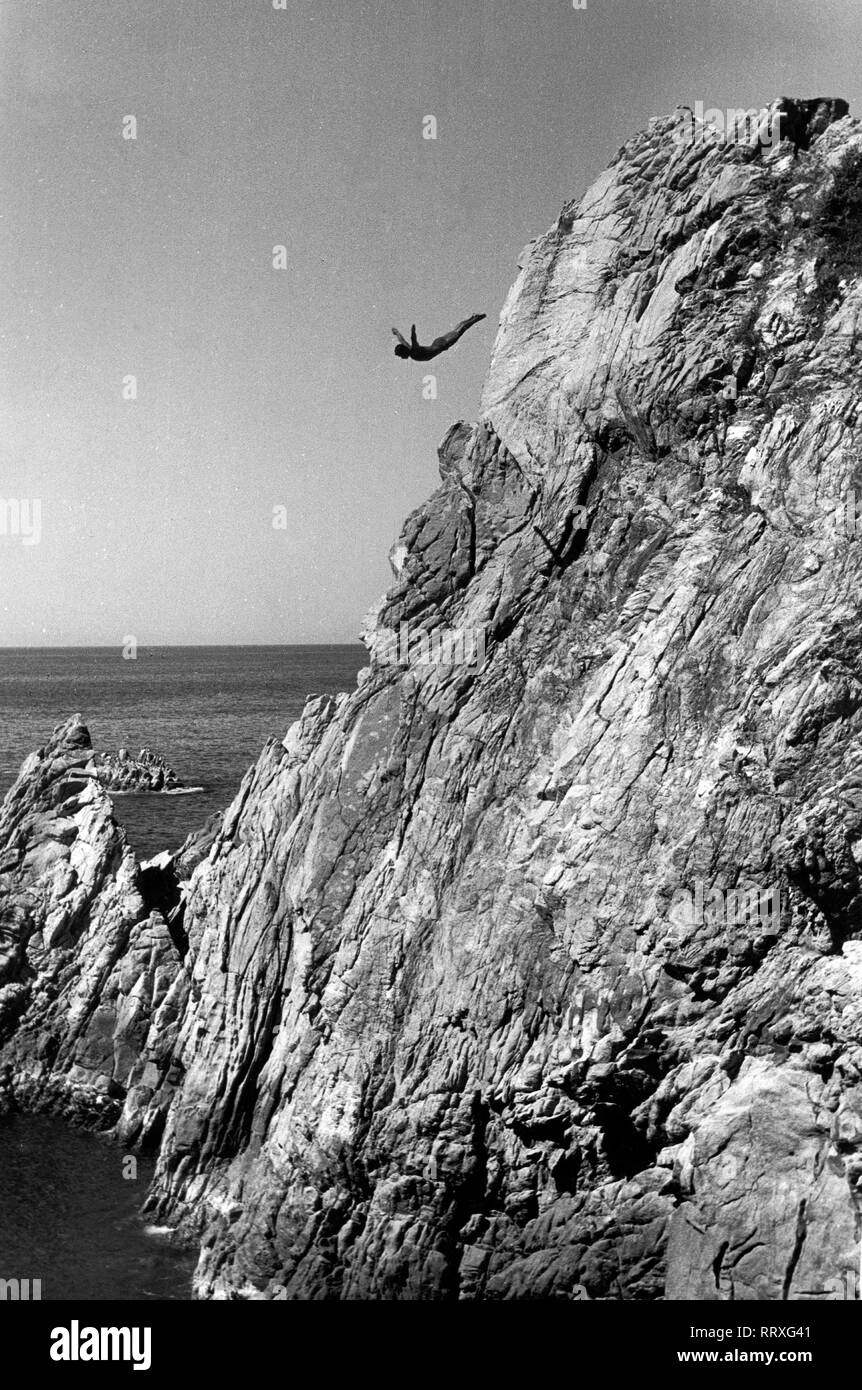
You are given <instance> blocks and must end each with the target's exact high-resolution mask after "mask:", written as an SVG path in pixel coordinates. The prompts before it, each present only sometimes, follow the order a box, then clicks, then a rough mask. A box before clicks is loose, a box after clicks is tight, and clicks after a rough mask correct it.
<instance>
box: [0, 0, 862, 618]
mask: <svg viewBox="0 0 862 1390" xmlns="http://www.w3.org/2000/svg"><path fill="white" fill-rule="evenodd" d="M860 35H862V5H860V0H817V3H816V4H815V3H814V0H748V3H744V2H743V0H588V7H587V9H586V10H574V9H573V7H572V4H571V0H421V2H420V0H377V2H376V3H375V0H288V8H287V10H285V11H281V10H274V9H273V6H272V0H0V63H2V69H1V70H0V87H2V91H0V100H2V119H3V139H2V153H0V180H2V190H0V212H2V219H0V256H2V277H3V309H2V314H0V371H2V376H0V401H2V431H0V497H2V498H4V499H9V498H18V499H35V498H39V499H40V500H41V507H42V536H41V540H40V542H39V544H37V545H24V544H23V543H22V538H21V537H20V536H18V537H16V536H12V535H7V536H0V644H2V645H16V644H18V645H29V644H37V645H59V644H78V643H93V644H101V643H105V644H116V643H120V642H121V641H122V640H123V638H124V636H125V635H126V634H133V635H135V636H136V637H137V639H138V641H139V642H141V643H144V644H146V645H152V644H157V643H173V642H189V643H192V642H225V643H231V642H302V641H306V642H326V641H353V640H354V639H355V637H356V634H357V632H358V629H359V624H360V621H361V618H362V616H363V614H364V612H365V611H366V610H367V608H368V607H369V606H370V605H371V603H372V602H374V601H375V599H376V598H377V597H378V595H379V594H380V593H381V592H382V591H383V590H384V588H385V587H386V586H387V584H388V582H389V569H388V565H387V563H386V553H387V550H388V549H389V546H390V544H391V542H392V541H393V540H394V539H395V536H396V535H397V533H398V531H399V529H400V525H401V521H402V519H403V517H404V516H405V515H406V514H407V513H408V512H409V511H410V510H411V509H412V508H413V507H415V506H417V505H418V504H419V503H420V502H421V501H422V500H423V499H424V498H425V497H427V496H428V495H429V493H431V492H432V491H433V490H434V488H435V487H436V485H437V482H438V474H437V462H436V445H437V443H438V442H439V440H440V439H441V438H442V436H443V434H444V433H445V431H446V429H447V428H448V426H449V424H450V423H451V422H452V421H454V420H456V419H459V418H465V419H473V418H475V415H476V412H477V408H478V400H479V394H480V389H481V384H482V378H483V373H484V370H485V367H486V364H487V361H488V357H489V353H490V348H491V344H492V341H493V336H494V333H495V331H496V324H497V318H498V315H499V311H500V308H501V306H502V303H503V300H504V298H505V295H506V292H507V290H508V288H509V285H510V284H511V282H512V280H513V279H514V276H515V273H516V259H517V256H518V253H519V251H520V249H521V247H522V246H523V244H524V243H525V242H527V241H528V240H529V239H530V238H531V237H533V236H536V235H537V234H539V233H540V232H542V231H544V230H545V228H546V227H547V226H548V225H549V224H550V223H551V222H552V221H553V219H554V218H555V217H556V215H557V213H558V211H559V209H560V207H561V206H562V204H563V203H564V202H565V201H566V199H568V198H570V197H572V196H573V195H575V194H580V193H581V192H583V190H584V189H585V187H586V186H587V184H588V183H589V182H590V181H591V180H592V179H593V178H594V177H595V176H596V175H597V174H598V173H599V172H600V170H601V169H602V168H603V167H604V165H605V164H606V163H607V162H608V160H609V159H610V158H611V157H612V156H613V154H614V152H615V151H616V149H617V148H618V146H619V145H620V144H621V143H622V142H623V140H625V139H626V138H627V137H628V136H629V135H630V134H632V133H633V132H634V131H635V130H637V129H638V128H639V127H640V126H642V125H643V124H645V122H646V121H647V120H648V119H649V117H650V116H651V115H657V114H663V113H665V112H668V111H671V110H672V109H673V108H674V107H675V106H676V105H677V103H680V102H685V103H688V104H689V105H692V106H693V105H694V103H695V101H696V100H702V101H704V103H705V104H706V105H707V106H718V107H720V108H722V109H725V108H727V107H728V106H747V105H761V104H763V103H765V102H766V101H768V100H769V99H771V98H772V97H773V96H777V95H780V94H782V93H783V94H787V95H800V96H814V95H836V96H844V97H846V98H848V99H849V100H850V102H851V110H852V111H853V112H854V114H858V113H859V110H860V107H859V102H858V99H857V98H858V90H857V89H858V82H859V79H858V76H857V70H858V62H859V52H860V42H859V40H860ZM129 114H133V115H134V116H135V117H136V119H137V140H136V141H124V140H123V139H122V137H121V129H122V121H123V117H124V116H125V115H129ZM427 114H433V115H434V116H436V118H437V122H438V138H437V140H436V141H425V140H423V139H422V120H423V117H424V116H425V115H427ZM276 244H284V245H285V246H286V247H287V251H288V267H287V269H286V270H281V271H276V270H274V269H273V268H272V248H273V246H274V245H276ZM483 310H484V311H485V312H486V313H487V314H488V319H487V321H486V322H484V323H482V324H480V325H479V326H478V327H476V328H474V329H472V330H471V331H470V333H469V334H468V335H467V336H466V337H465V338H464V339H463V340H462V341H461V343H460V344H459V345H458V347H457V348H456V349H455V350H454V352H452V353H451V354H448V355H447V356H445V357H443V358H441V359H439V361H438V363H437V364H436V376H437V381H438V391H439V395H438V399H437V400H436V401H425V400H423V398H422V385H421V383H422V376H423V374H424V373H426V372H428V371H429V370H432V369H433V368H429V367H425V366H420V365H419V364H413V363H404V362H400V361H399V360H398V359H397V358H396V357H395V356H394V355H393V353H392V344H393V340H392V338H391V334H390V326H391V325H392V324H395V325H397V326H398V327H399V328H401V329H402V331H404V332H409V328H410V323H411V321H412V320H415V321H416V323H417V325H418V327H419V332H420V336H426V337H432V336H434V335H435V334H436V333H439V332H441V331H443V330H444V329H446V328H448V327H450V326H451V325H452V324H453V323H454V322H456V321H457V320H458V319H460V318H462V317H464V316H465V315H467V314H469V313H472V312H474V311H483ZM127 374H134V375H135V376H136V377H137V382H138V399H137V400H136V401H134V402H132V401H123V399H122V382H123V377H124V376H126V375H127ZM276 506H284V507H285V508H286V509H287V515H288V524H287V529H286V530H275V529H273V525H272V520H273V508H274V507H276Z"/></svg>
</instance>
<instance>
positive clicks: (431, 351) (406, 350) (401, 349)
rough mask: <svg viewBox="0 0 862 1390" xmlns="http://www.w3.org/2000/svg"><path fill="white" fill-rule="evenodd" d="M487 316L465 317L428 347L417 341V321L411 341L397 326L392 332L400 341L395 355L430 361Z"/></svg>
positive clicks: (419, 360)
mask: <svg viewBox="0 0 862 1390" xmlns="http://www.w3.org/2000/svg"><path fill="white" fill-rule="evenodd" d="M486 317H487V315H486V314H471V316H470V318H468V319H464V320H463V321H462V322H461V323H459V324H458V326H457V327H456V328H450V330H449V332H448V333H441V335H440V337H439V338H435V339H434V341H433V343H431V344H430V345H429V346H428V347H423V346H422V344H421V343H419V342H417V341H416V325H415V323H414V324H413V326H412V328H411V329H410V342H409V343H408V341H407V339H406V338H405V337H403V336H402V334H400V333H399V332H398V329H397V328H393V330H392V332H393V333H394V334H395V336H396V338H397V339H398V342H397V343H396V344H395V356H396V357H412V358H413V361H414V362H430V360H431V358H432V357H436V356H437V355H438V353H441V352H445V351H446V349H447V348H450V347H452V346H453V344H454V343H457V341H458V339H459V338H460V337H461V334H462V333H466V332H467V329H468V328H472V327H473V324H474V323H478V322H479V320H480V319H484V318H486Z"/></svg>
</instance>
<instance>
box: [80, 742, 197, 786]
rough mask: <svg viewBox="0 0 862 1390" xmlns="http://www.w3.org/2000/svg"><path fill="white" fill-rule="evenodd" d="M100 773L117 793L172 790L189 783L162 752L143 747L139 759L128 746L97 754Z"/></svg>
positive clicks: (102, 781)
mask: <svg viewBox="0 0 862 1390" xmlns="http://www.w3.org/2000/svg"><path fill="white" fill-rule="evenodd" d="M96 776H97V777H98V779H99V781H100V782H101V784H102V786H103V787H107V788H108V790H109V791H113V792H171V791H178V790H180V789H181V788H182V787H183V786H184V785H185V784H184V783H183V782H181V781H180V779H179V777H178V776H177V774H176V773H175V772H174V770H173V768H172V767H168V764H167V763H166V762H165V760H164V758H163V757H162V756H161V755H160V754H159V753H154V752H153V751H152V749H151V748H142V749H141V751H140V753H139V754H138V756H137V757H136V758H134V757H132V755H131V754H130V753H129V751H128V749H126V748H121V749H119V751H118V752H116V753H98V754H97V755H96Z"/></svg>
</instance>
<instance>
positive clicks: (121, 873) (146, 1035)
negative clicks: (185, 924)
mask: <svg viewBox="0 0 862 1390" xmlns="http://www.w3.org/2000/svg"><path fill="white" fill-rule="evenodd" d="M173 905H175V904H172V906H173ZM177 930H178V928H175V934H176V931H177ZM182 940H184V937H182ZM180 967H181V951H180V949H179V946H178V943H177V941H176V940H175V939H174V937H173V936H172V933H171V930H170V928H169V925H168V922H167V921H166V920H165V917H164V916H163V915H162V912H161V911H160V910H159V904H157V903H156V902H155V901H153V900H152V895H151V894H150V893H148V892H147V888H146V873H145V872H144V871H142V870H141V868H140V867H139V865H138V864H137V862H136V860H135V857H134V854H133V853H132V850H131V849H130V848H129V846H128V845H127V844H126V840H125V835H124V833H123V831H122V829H121V827H120V826H119V825H118V824H117V823H116V821H115V820H114V817H113V811H112V807H111V802H110V799H109V797H108V794H107V792H106V791H105V790H104V788H103V787H102V786H101V784H100V781H99V778H98V765H97V759H96V756H95V754H94V752H93V748H92V744H91V741H90V735H89V733H88V731H87V729H86V727H85V726H84V724H83V723H82V722H81V720H80V718H79V717H77V716H76V717H74V718H72V719H70V720H69V722H68V723H67V724H65V725H63V726H62V727H61V728H60V729H58V730H57V731H56V732H55V734H54V737H53V738H52V739H51V741H50V742H49V743H48V744H47V745H46V746H45V747H44V748H43V749H40V751H39V752H38V753H34V754H32V755H31V756H30V757H29V758H28V759H27V761H26V762H25V763H24V766H23V767H22V769H21V773H20V775H19V777H18V780H17V781H16V782H15V783H14V785H13V786H12V787H11V788H10V790H9V792H8V794H7V796H6V798H5V801H4V802H3V805H2V808H0V1062H2V1064H3V1066H4V1069H5V1075H6V1077H7V1082H8V1081H9V1080H11V1089H10V1088H9V1087H8V1085H7V1089H6V1092H5V1100H6V1103H7V1104H8V1103H10V1102H13V1103H15V1104H18V1105H20V1106H23V1107H26V1108H29V1109H34V1110H50V1111H54V1112H56V1113H59V1114H64V1115H68V1116H70V1117H71V1118H74V1119H76V1120H80V1121H85V1122H90V1123H95V1124H97V1125H99V1126H100V1127H108V1126H110V1125H112V1124H114V1123H116V1121H117V1119H118V1116H119V1114H120V1110H121V1108H122V1104H123V1102H126V1101H127V1099H128V1097H129V1095H130V1092H131V1094H133V1095H134V1094H136V1092H135V1090H134V1087H135V1083H136V1079H137V1078H138V1077H139V1076H140V1075H142V1074H145V1075H146V1076H147V1078H148V1086H147V1088H146V1099H147V1103H148V1106H149V1107H150V1110H149V1120H148V1125H149V1127H150V1128H152V1126H153V1123H154V1120H155V1123H156V1125H157V1124H158V1119H157V1118H156V1117H157V1116H158V1110H159V1102H158V1096H159V1094H160V1088H161V1085H162V1083H163V1081H164V1079H165V1076H166V1074H167V1072H168V1070H169V1068H170V1067H171V1065H172V1047H173V1042H174V1040H175V1038H176V1032H177V1026H178V1020H179V1017H180V1013H181V1009H182V1006H183V1004H184V1003H185V997H186V992H187V985H186V980H185V975H184V973H183V972H181V969H180ZM153 1107H154V1108H153ZM140 1128H141V1127H140V1125H139V1126H138V1129H139V1130H140Z"/></svg>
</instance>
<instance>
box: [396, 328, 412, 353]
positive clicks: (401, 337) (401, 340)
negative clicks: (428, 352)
mask: <svg viewBox="0 0 862 1390" xmlns="http://www.w3.org/2000/svg"><path fill="white" fill-rule="evenodd" d="M392 332H393V333H394V334H395V336H396V338H397V339H398V341H399V343H400V344H401V346H402V347H406V348H409V346H410V344H409V343H408V341H407V339H406V338H405V337H404V334H403V333H399V332H398V329H397V328H393V330H392Z"/></svg>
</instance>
